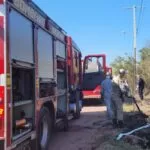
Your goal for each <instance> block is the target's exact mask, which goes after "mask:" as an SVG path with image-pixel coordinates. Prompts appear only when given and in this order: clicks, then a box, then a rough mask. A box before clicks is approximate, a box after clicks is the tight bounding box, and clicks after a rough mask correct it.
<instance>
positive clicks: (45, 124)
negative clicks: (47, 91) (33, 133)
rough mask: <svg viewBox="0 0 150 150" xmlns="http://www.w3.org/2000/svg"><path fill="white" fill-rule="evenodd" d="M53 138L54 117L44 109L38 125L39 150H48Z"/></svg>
mask: <svg viewBox="0 0 150 150" xmlns="http://www.w3.org/2000/svg"><path fill="white" fill-rule="evenodd" d="M51 136H52V117H51V115H50V112H49V110H48V108H46V107H43V108H42V109H41V112H40V118H39V124H38V145H39V146H38V147H39V150H48V149H49V141H50V138H51Z"/></svg>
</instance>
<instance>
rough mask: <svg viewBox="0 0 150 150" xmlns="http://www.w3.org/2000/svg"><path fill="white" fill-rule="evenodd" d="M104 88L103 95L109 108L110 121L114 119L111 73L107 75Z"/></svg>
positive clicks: (102, 84) (102, 85) (103, 84)
mask: <svg viewBox="0 0 150 150" xmlns="http://www.w3.org/2000/svg"><path fill="white" fill-rule="evenodd" d="M101 87H102V95H103V98H104V103H105V105H106V107H107V117H108V119H109V120H110V119H112V117H113V112H112V106H111V104H112V103H111V92H112V81H111V76H110V74H109V73H107V74H106V78H105V80H104V81H103V82H102V83H101Z"/></svg>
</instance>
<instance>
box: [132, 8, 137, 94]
mask: <svg viewBox="0 0 150 150" xmlns="http://www.w3.org/2000/svg"><path fill="white" fill-rule="evenodd" d="M132 9H133V49H134V60H133V61H134V62H133V68H134V80H133V81H134V88H133V90H134V94H135V89H136V72H137V68H136V62H137V60H136V49H137V27H136V6H133V8H132Z"/></svg>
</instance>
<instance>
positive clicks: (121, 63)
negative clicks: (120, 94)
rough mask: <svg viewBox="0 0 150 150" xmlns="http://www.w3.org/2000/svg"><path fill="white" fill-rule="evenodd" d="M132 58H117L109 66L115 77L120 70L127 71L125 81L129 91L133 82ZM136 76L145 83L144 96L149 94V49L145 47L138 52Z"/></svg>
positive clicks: (126, 56)
mask: <svg viewBox="0 0 150 150" xmlns="http://www.w3.org/2000/svg"><path fill="white" fill-rule="evenodd" d="M133 62H134V58H133V57H131V56H128V55H125V56H124V57H117V58H116V59H115V60H114V61H113V62H112V64H111V66H112V68H113V74H114V75H117V74H118V72H119V69H120V68H124V69H125V70H127V71H128V74H127V79H128V82H129V85H130V87H131V89H133V85H134V84H133V82H134V80H133V79H134V71H133V70H134V67H133ZM137 74H139V75H140V76H142V77H143V79H144V80H145V82H146V94H148V93H149V92H150V47H145V48H143V49H141V50H140V60H139V61H138V62H137Z"/></svg>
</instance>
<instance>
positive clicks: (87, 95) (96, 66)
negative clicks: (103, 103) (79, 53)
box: [82, 54, 107, 100]
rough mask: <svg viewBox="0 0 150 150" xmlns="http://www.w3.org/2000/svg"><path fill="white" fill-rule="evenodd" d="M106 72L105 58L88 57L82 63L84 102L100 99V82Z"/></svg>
mask: <svg viewBox="0 0 150 150" xmlns="http://www.w3.org/2000/svg"><path fill="white" fill-rule="evenodd" d="M106 72H107V68H106V56H105V55H104V54H100V55H88V56H85V58H84V61H83V83H82V89H83V98H84V100H88V99H90V100H94V99H96V100H97V99H98V100H100V99H101V86H100V84H101V82H102V81H103V80H104V78H105V74H106Z"/></svg>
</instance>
